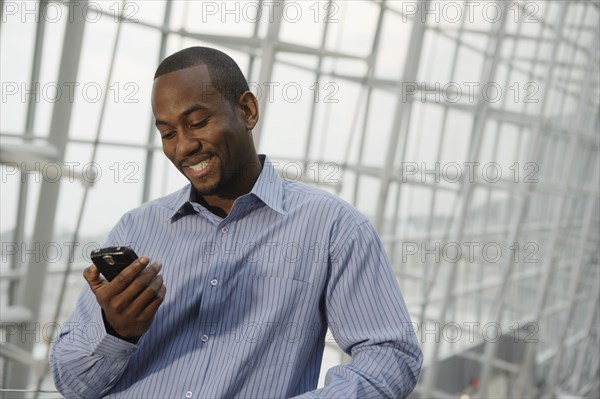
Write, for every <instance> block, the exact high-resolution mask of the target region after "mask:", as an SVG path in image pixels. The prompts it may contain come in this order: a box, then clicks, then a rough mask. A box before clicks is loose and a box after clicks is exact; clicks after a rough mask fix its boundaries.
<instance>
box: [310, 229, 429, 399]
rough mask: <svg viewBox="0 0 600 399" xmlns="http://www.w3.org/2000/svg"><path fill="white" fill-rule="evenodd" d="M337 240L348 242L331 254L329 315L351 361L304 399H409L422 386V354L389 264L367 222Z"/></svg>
mask: <svg viewBox="0 0 600 399" xmlns="http://www.w3.org/2000/svg"><path fill="white" fill-rule="evenodd" d="M338 237H345V238H346V240H345V241H342V242H341V243H340V244H339V245H337V246H338V248H337V251H335V253H334V254H332V258H331V264H330V271H331V275H330V276H329V282H328V285H327V292H326V312H327V319H328V323H329V326H330V330H331V332H332V333H333V336H334V338H335V340H336V342H337V343H338V345H339V346H340V347H341V348H342V350H343V351H344V352H346V353H348V354H350V355H351V356H352V360H351V362H350V363H348V364H345V365H341V366H336V367H333V368H331V369H330V370H329V371H328V372H327V374H326V377H325V386H324V387H323V388H321V389H317V390H315V391H312V392H308V393H306V394H304V395H302V396H301V397H303V398H404V397H406V396H408V394H409V393H410V392H411V391H412V390H413V388H414V387H415V385H416V383H417V379H418V377H419V372H420V369H421V364H422V353H421V349H420V347H419V344H418V341H417V339H416V336H415V334H414V330H413V328H412V324H411V320H410V316H409V315H408V312H407V309H406V305H405V304H404V300H403V299H402V295H401V293H400V289H399V287H398V284H397V282H396V278H395V276H394V274H393V272H392V269H391V266H390V263H389V260H388V258H387V256H386V255H385V252H384V249H383V246H382V244H381V241H380V240H379V238H378V237H377V234H376V232H375V230H374V228H373V226H372V225H371V224H370V223H368V222H364V223H362V224H359V225H355V226H354V227H353V228H348V229H347V230H346V231H345V232H340V234H338ZM334 244H338V243H337V242H335V243H334Z"/></svg>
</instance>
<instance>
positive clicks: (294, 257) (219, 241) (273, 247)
mask: <svg viewBox="0 0 600 399" xmlns="http://www.w3.org/2000/svg"><path fill="white" fill-rule="evenodd" d="M152 109H153V112H154V116H155V118H156V126H157V128H158V130H159V131H160V134H161V137H162V144H163V150H164V153H165V155H166V156H167V157H168V158H169V160H170V161H171V162H173V164H174V165H175V166H176V167H177V168H178V169H179V170H180V171H181V173H183V174H184V175H185V176H186V178H187V179H188V180H189V181H190V184H189V185H187V186H186V187H184V188H183V189H181V190H179V191H177V192H175V193H173V194H170V195H167V196H166V197H163V198H160V199H158V200H154V201H151V202H149V203H146V204H143V205H142V206H140V207H139V208H137V209H134V210H132V211H130V212H128V213H127V214H125V215H124V216H123V218H122V219H121V220H120V221H119V223H118V224H117V225H116V226H115V228H114V229H113V230H112V231H111V233H110V235H109V238H108V242H107V246H108V245H131V246H132V247H134V249H135V251H136V252H137V253H138V254H140V255H144V256H142V257H141V258H139V259H138V260H137V261H135V262H134V263H132V264H131V265H130V266H128V267H127V268H126V269H125V270H123V271H122V272H121V273H120V274H119V276H118V277H117V278H115V279H114V280H112V281H111V282H107V281H106V280H105V279H103V278H102V277H101V275H100V274H99V272H98V269H97V268H96V267H95V266H94V265H92V266H90V267H89V268H87V269H86V270H85V272H84V277H85V279H86V280H87V282H88V286H86V288H85V289H84V291H83V292H82V294H81V296H80V298H79V300H78V303H77V307H76V309H75V311H74V313H73V315H72V316H71V317H70V319H69V320H68V322H66V323H65V326H64V328H63V329H62V331H61V334H60V336H59V337H58V339H57V340H56V341H55V343H54V345H53V347H52V351H51V355H50V361H51V366H52V372H53V375H54V379H55V382H56V386H57V387H58V389H59V390H60V391H61V393H63V394H64V395H65V396H66V397H68V398H71V397H73V398H75V397H85V398H93V397H101V396H104V395H107V396H108V397H122V398H192V397H193V398H230V397H247V398H277V397H292V396H296V395H302V397H305V398H350V397H356V398H367V397H390V398H391V397H404V396H406V395H408V394H409V393H410V391H411V390H412V389H413V388H414V385H415V383H416V380H417V378H418V375H419V371H420V367H421V362H422V355H421V351H420V349H419V346H418V343H417V340H416V338H415V335H414V333H413V330H412V328H411V324H410V318H409V315H408V313H407V311H406V307H405V304H404V302H403V299H402V296H401V294H400V291H399V288H398V285H397V282H396V281H395V277H394V275H393V273H392V271H391V267H390V265H389V261H388V259H387V257H386V255H385V253H384V250H383V247H382V245H381V243H380V241H379V239H378V237H377V235H376V233H375V231H374V229H373V227H372V225H371V224H370V223H369V222H368V221H367V220H366V219H365V217H364V216H362V215H361V214H360V213H359V212H358V211H356V210H355V209H354V208H352V207H351V206H350V205H348V204H347V203H345V202H343V201H341V200H340V199H338V198H336V197H335V196H333V195H330V194H328V193H326V192H323V191H321V190H318V189H316V188H313V187H310V186H306V185H303V184H301V183H298V182H290V181H286V180H283V179H281V178H280V177H279V176H278V175H277V173H276V171H275V169H274V168H273V166H272V165H271V164H270V162H269V159H268V158H267V157H265V156H263V155H257V153H256V150H255V148H254V144H253V141H252V129H253V128H254V126H255V125H256V123H257V122H258V118H259V113H258V103H257V100H256V98H255V96H254V95H253V94H252V93H251V92H250V91H249V90H248V84H247V82H246V80H245V78H244V76H243V74H242V73H241V71H240V70H239V68H238V66H237V65H236V64H235V62H234V61H233V60H232V59H231V58H230V57H229V56H227V55H226V54H224V53H222V52H220V51H217V50H214V49H210V48H203V47H193V48H188V49H185V50H182V51H180V52H178V53H175V54H173V55H171V56H170V57H168V58H166V59H165V60H164V61H163V62H162V63H161V64H160V66H159V67H158V70H157V71H156V75H155V80H154V87H153V91H152ZM282 134H285V132H282ZM150 259H154V260H157V261H162V269H161V264H160V263H152V264H150ZM161 270H162V273H161V274H158V273H159V271H161ZM328 326H329V328H330V331H331V332H332V334H333V337H334V338H335V340H336V342H337V343H338V345H339V346H340V347H341V348H342V349H343V350H344V351H345V352H346V353H348V354H350V355H351V356H352V361H351V362H350V363H348V364H346V365H342V366H337V367H334V368H332V369H331V370H329V371H328V373H327V377H326V381H325V387H324V388H321V389H318V390H315V388H316V385H317V381H318V376H319V370H320V366H321V360H322V355H323V349H324V345H325V339H324V338H325V333H326V330H327V327H328Z"/></svg>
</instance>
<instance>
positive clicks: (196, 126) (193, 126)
mask: <svg viewBox="0 0 600 399" xmlns="http://www.w3.org/2000/svg"><path fill="white" fill-rule="evenodd" d="M207 123H208V118H206V119H203V120H201V121H200V122H193V123H190V128H191V129H200V128H203V127H204V126H206V124H207Z"/></svg>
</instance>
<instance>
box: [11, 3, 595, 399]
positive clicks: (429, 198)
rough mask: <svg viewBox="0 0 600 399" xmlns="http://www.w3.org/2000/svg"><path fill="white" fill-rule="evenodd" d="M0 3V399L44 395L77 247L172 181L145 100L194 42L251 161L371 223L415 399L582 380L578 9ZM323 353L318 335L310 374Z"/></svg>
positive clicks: (76, 283)
mask: <svg viewBox="0 0 600 399" xmlns="http://www.w3.org/2000/svg"><path fill="white" fill-rule="evenodd" d="M1 17H2V25H1V28H0V31H1V38H0V65H1V68H0V71H1V75H2V76H1V78H2V79H1V80H2V103H1V114H2V117H1V122H0V139H1V153H0V154H1V158H0V161H1V172H2V189H1V190H0V198H1V206H0V212H1V219H0V220H1V226H0V233H1V237H2V263H1V265H0V272H1V278H0V286H1V290H2V291H1V294H0V300H1V302H0V303H1V305H2V319H1V325H2V341H1V344H2V346H1V348H2V356H1V357H0V369H1V370H2V389H3V390H7V391H5V393H6V395H7V396H6V397H12V396H10V395H12V394H14V393H15V391H14V390H16V389H28V390H40V389H41V390H43V391H47V392H41V393H40V395H46V396H47V397H56V395H57V394H56V393H53V392H52V391H53V390H54V386H53V384H52V381H51V378H50V377H49V376H48V372H47V369H46V361H45V359H46V357H47V351H48V343H49V342H51V341H52V339H53V337H55V336H56V334H58V333H59V332H60V326H61V323H62V322H64V320H65V319H66V317H67V316H68V314H69V313H70V312H71V311H72V309H73V307H74V303H75V299H76V297H77V294H78V292H79V291H80V289H81V287H82V286H83V283H84V280H83V279H82V278H81V271H82V269H83V268H84V267H86V266H87V265H88V264H89V252H90V251H91V250H92V249H95V248H98V247H100V246H101V245H102V243H103V241H104V240H105V238H106V236H107V233H108V231H109V230H110V228H111V227H112V226H113V225H114V224H115V223H116V222H117V220H118V219H119V218H120V217H121V215H122V214H123V213H125V212H126V211H128V210H130V209H132V208H134V207H136V206H138V205H139V204H141V203H142V202H145V201H148V200H150V199H153V198H157V197H160V196H162V195H165V194H168V193H170V192H172V191H174V190H176V189H178V188H179V187H181V186H183V185H184V184H185V183H186V180H185V178H184V177H183V176H181V175H180V174H179V172H178V171H177V170H176V169H175V168H174V167H173V166H172V165H171V164H170V163H169V162H168V160H167V159H166V157H165V156H164V155H163V154H162V148H161V144H160V140H159V135H158V132H157V131H156V129H155V127H154V121H153V117H152V113H151V108H150V92H151V88H152V80H153V75H154V71H155V69H156V67H157V65H158V63H159V62H160V60H162V59H163V58H164V57H165V56H167V55H169V54H171V53H173V52H175V51H177V50H179V49H182V48H185V47H188V46H195V45H201V46H210V47H215V48H217V49H220V50H223V51H225V52H227V53H228V54H230V55H231V56H232V57H233V58H234V59H235V60H236V61H237V62H238V64H239V65H240V67H241V68H242V70H243V71H244V73H245V74H246V76H247V79H248V81H249V83H250V87H251V89H252V91H253V92H254V93H255V94H256V95H257V97H258V98H259V103H260V110H261V122H260V124H259V126H258V127H257V128H256V129H255V130H254V137H255V142H256V145H257V147H258V150H259V152H260V153H266V154H268V155H269V157H270V158H271V159H272V160H273V161H274V162H275V163H276V166H277V168H278V170H279V172H280V173H281V174H282V175H283V176H284V177H286V178H288V179H296V180H301V181H303V182H306V183H307V184H312V185H317V186H319V187H321V188H323V189H325V190H328V191H331V192H333V193H336V194H337V195H339V196H340V197H341V198H343V199H344V200H346V201H348V202H350V203H352V204H353V205H355V206H356V207H357V208H358V209H359V210H360V211H361V212H363V213H364V214H365V215H366V216H367V217H368V218H369V219H370V220H371V221H372V222H373V224H374V225H375V227H376V228H377V230H378V231H379V233H380V236H381V238H382V240H383V241H384V244H385V246H386V250H387V252H388V255H389V257H390V259H391V261H392V264H393V268H394V271H395V273H396V275H397V279H398V283H399V285H400V287H401V289H402V292H403V295H404V297H405V300H406V302H407V305H408V307H409V311H410V313H411V317H412V319H413V322H414V323H415V330H416V332H417V334H418V336H419V338H420V341H421V343H422V347H423V350H424V355H425V364H424V371H423V373H422V375H421V378H420V380H419V384H418V386H417V389H416V390H415V392H414V393H413V395H414V396H415V397H432V396H433V397H458V396H459V395H461V394H469V395H471V394H475V393H477V394H480V395H484V396H485V395H487V396H488V397H489V396H496V397H503V396H511V397H523V396H532V397H535V396H540V395H542V394H545V393H551V394H556V393H561V392H562V393H568V394H572V395H580V396H586V395H588V396H589V395H593V394H594V392H598V377H599V368H598V366H599V356H598V351H597V350H595V349H593V348H597V345H598V317H597V316H598V303H599V297H598V295H599V294H598V292H599V291H598V289H599V275H598V271H599V265H598V247H599V244H600V231H599V230H600V229H599V224H600V223H599V222H600V214H599V183H598V182H599V178H600V176H599V159H598V153H599V151H598V148H599V129H600V125H599V124H600V122H599V121H600V120H599V109H600V108H599V107H600V99H599V95H600V92H599V85H598V83H599V82H598V81H599V76H600V74H599V54H600V53H599V49H598V37H599V34H600V32H599V5H598V2H597V1H514V2H506V1H480V2H462V1H460V2H454V1H398V0H388V1H384V0H379V1H366V0H365V1H317V0H314V1H313V0H310V1H285V2H284V1H279V2H267V1H262V0H260V1H234V2H214V1H170V2H166V1H116V0H115V1H112V0H111V1H97V2H94V1H79V2H61V1H30V2H11V1H4V2H3V3H2V15H1ZM23 323H25V324H23ZM346 360H347V357H346V356H345V355H343V354H342V353H341V352H339V350H338V349H337V346H336V345H335V342H334V341H333V340H331V342H328V344H327V347H326V356H325V361H324V364H323V370H322V374H324V372H325V371H326V370H327V368H329V367H331V366H333V365H335V364H337V363H340V362H344V361H346ZM449 365H454V366H453V367H449ZM449 381H454V382H453V383H450V382H449ZM321 383H322V381H321ZM590 397H591V396H590Z"/></svg>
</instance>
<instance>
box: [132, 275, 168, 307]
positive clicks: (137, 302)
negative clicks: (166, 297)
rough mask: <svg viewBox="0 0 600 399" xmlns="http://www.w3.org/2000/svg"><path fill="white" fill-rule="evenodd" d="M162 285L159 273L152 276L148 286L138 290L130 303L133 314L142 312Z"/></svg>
mask: <svg viewBox="0 0 600 399" xmlns="http://www.w3.org/2000/svg"><path fill="white" fill-rule="evenodd" d="M162 287H163V277H162V276H160V275H158V276H156V277H154V279H153V280H152V281H151V282H150V284H149V285H148V287H146V289H145V290H143V291H142V292H140V294H139V295H138V296H137V298H135V299H134V300H133V302H132V303H131V312H132V313H133V314H139V313H142V311H143V310H144V309H145V308H146V306H148V305H149V304H150V303H151V302H152V301H153V300H154V298H156V296H157V295H158V294H159V292H160V290H161V288H162Z"/></svg>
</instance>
